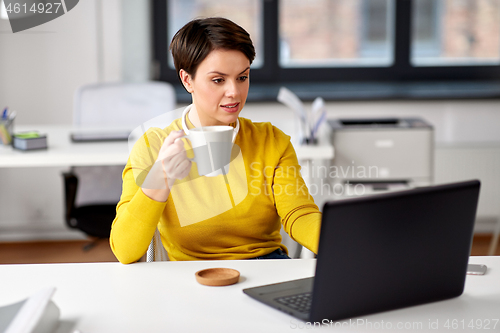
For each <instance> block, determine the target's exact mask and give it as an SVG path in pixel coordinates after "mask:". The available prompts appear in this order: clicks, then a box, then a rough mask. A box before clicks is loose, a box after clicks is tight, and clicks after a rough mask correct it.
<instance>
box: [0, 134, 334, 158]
mask: <svg viewBox="0 0 500 333" xmlns="http://www.w3.org/2000/svg"><path fill="white" fill-rule="evenodd" d="M34 129H35V130H37V131H39V132H40V133H44V134H47V139H48V149H46V150H39V151H26V152H25V151H18V150H15V149H12V147H10V146H7V147H6V146H1V145H0V168H19V167H66V166H67V167H69V166H90V165H92V166H98V165H125V163H127V159H128V155H129V149H128V142H126V141H121V142H92V143H73V142H71V140H70V134H71V133H72V131H74V130H75V128H74V127H72V126H70V125H59V126H58V125H53V126H49V125H44V126H42V125H36V126H18V127H16V128H15V130H16V132H20V131H26V130H34ZM115 130H116V129H115ZM296 153H297V158H298V159H299V160H311V159H331V158H333V147H332V146H331V145H320V146H297V147H296Z"/></svg>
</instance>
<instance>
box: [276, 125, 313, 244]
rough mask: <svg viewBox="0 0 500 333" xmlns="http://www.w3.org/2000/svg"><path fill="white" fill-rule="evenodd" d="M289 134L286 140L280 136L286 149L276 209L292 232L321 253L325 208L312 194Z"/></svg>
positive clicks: (278, 178) (278, 173)
mask: <svg viewBox="0 0 500 333" xmlns="http://www.w3.org/2000/svg"><path fill="white" fill-rule="evenodd" d="M282 135H284V134H283V133H282ZM286 137H287V139H286V140H277V145H278V146H277V149H278V151H282V153H281V157H280V160H279V163H278V165H277V166H276V169H275V172H274V181H273V193H274V197H275V205H276V209H277V211H278V214H279V216H280V217H281V223H282V225H283V228H284V229H285V231H286V232H287V233H288V235H290V237H291V238H292V239H293V240H295V241H296V242H298V243H299V244H301V245H303V246H305V247H306V248H307V249H309V250H311V251H312V252H314V253H318V244H319V232H320V227H321V212H320V211H319V208H318V206H317V205H316V204H315V203H314V199H313V198H312V196H311V195H310V194H309V191H308V189H307V186H306V184H305V182H304V180H303V178H302V176H301V174H300V170H301V167H300V165H299V163H298V160H297V155H296V153H295V149H294V148H293V146H292V144H291V142H290V139H289V137H288V136H286ZM280 144H281V147H280Z"/></svg>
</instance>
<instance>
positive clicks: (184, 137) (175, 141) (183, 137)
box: [174, 134, 194, 162]
mask: <svg viewBox="0 0 500 333" xmlns="http://www.w3.org/2000/svg"><path fill="white" fill-rule="evenodd" d="M180 139H188V140H189V134H184V135H183V136H181V137H178V138H177V139H175V140H174V143H177V141H179V140H180ZM187 159H188V160H190V161H191V162H194V158H189V157H187Z"/></svg>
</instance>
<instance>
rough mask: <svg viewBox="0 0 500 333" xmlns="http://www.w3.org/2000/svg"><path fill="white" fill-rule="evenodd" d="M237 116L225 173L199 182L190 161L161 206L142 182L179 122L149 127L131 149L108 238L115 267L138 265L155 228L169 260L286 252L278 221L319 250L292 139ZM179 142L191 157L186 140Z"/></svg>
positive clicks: (316, 222) (315, 213) (316, 215)
mask: <svg viewBox="0 0 500 333" xmlns="http://www.w3.org/2000/svg"><path fill="white" fill-rule="evenodd" d="M238 119H239V121H240V130H239V133H238V135H237V137H236V140H235V142H234V147H233V151H232V157H231V163H230V169H229V173H228V174H227V175H226V176H224V175H218V176H215V177H200V176H198V173H197V168H196V163H193V164H192V165H193V166H192V167H191V171H190V174H189V175H188V176H187V177H186V178H184V179H182V180H177V181H176V182H175V184H174V185H173V186H172V189H171V191H170V195H169V197H168V199H167V201H166V202H157V201H154V200H152V199H150V198H149V197H147V196H146V195H145V194H144V193H143V192H142V190H141V187H140V185H141V184H142V181H143V179H144V177H145V175H146V174H147V171H149V169H150V168H151V167H152V165H153V164H154V162H155V160H156V158H157V155H158V151H159V149H160V147H161V145H162V143H163V141H164V140H165V138H166V137H167V136H168V134H169V133H170V132H171V131H177V130H180V129H182V125H181V119H177V120H175V121H174V122H173V123H172V124H171V125H170V126H168V127H167V128H165V129H159V128H151V129H149V130H148V131H147V132H146V134H145V135H144V136H143V138H142V139H140V140H139V141H138V142H137V143H136V144H135V146H134V148H133V149H132V152H131V154H130V157H129V160H128V162H127V165H126V166H125V169H124V171H123V191H122V195H121V198H120V202H119V203H118V205H117V209H116V210H117V214H116V218H115V220H114V221H113V226H112V230H111V236H110V245H111V249H112V250H113V253H114V254H115V256H116V257H117V258H118V260H119V261H120V262H122V263H132V262H135V261H137V260H139V259H140V258H141V257H142V256H143V255H144V254H145V252H146V251H147V248H148V245H149V243H150V241H151V239H152V237H153V234H154V232H155V230H156V228H158V230H159V231H160V234H161V238H162V243H163V245H164V247H165V249H166V250H167V252H168V254H169V258H170V259H171V260H200V259H208V260H217V259H248V258H253V257H256V256H261V255H265V254H268V253H271V252H273V251H274V250H276V249H278V248H281V249H283V250H284V251H287V249H286V247H285V246H284V245H283V244H282V243H281V236H280V229H281V225H280V223H281V224H282V225H283V228H284V229H285V231H286V232H287V233H288V234H289V235H290V236H291V238H292V239H294V240H296V241H297V242H299V243H300V244H302V245H304V246H305V247H306V248H308V249H309V250H311V251H313V252H315V253H317V249H318V241H319V229H320V223H321V213H320V211H319V209H318V207H317V205H316V204H315V203H314V200H313V198H312V197H311V196H310V195H309V192H308V190H307V187H306V186H305V183H304V181H303V179H302V177H301V175H300V172H299V171H300V166H299V164H298V161H297V156H296V154H295V150H294V149H293V146H292V144H291V142H290V137H289V136H288V135H286V134H284V133H283V132H282V131H280V130H279V129H277V128H276V127H274V126H272V125H271V124H270V123H253V122H252V121H250V120H248V119H245V118H241V117H240V118H238ZM188 127H189V128H192V127H193V125H192V124H190V123H188ZM183 141H184V144H185V148H186V150H187V152H188V157H192V156H193V153H192V151H190V145H189V141H188V140H185V139H183Z"/></svg>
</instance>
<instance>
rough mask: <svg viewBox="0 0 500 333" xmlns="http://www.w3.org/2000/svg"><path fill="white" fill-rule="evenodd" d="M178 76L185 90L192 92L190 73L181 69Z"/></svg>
mask: <svg viewBox="0 0 500 333" xmlns="http://www.w3.org/2000/svg"><path fill="white" fill-rule="evenodd" d="M179 77H180V78H181V82H182V84H183V85H184V88H185V89H186V90H187V92H188V93H190V94H191V93H192V92H193V85H192V84H191V75H190V74H188V72H186V71H185V70H183V69H181V70H180V71H179Z"/></svg>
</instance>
